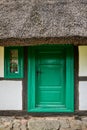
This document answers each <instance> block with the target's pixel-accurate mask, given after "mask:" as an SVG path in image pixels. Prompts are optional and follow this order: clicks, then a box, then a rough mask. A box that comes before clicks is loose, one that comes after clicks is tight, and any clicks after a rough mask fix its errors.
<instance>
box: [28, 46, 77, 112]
mask: <svg viewBox="0 0 87 130" xmlns="http://www.w3.org/2000/svg"><path fill="white" fill-rule="evenodd" d="M28 52H29V53H28V57H29V58H28V111H29V112H73V111H74V73H73V71H74V63H73V58H74V56H73V46H71V45H70V46H49V47H48V46H42V47H30V48H29V50H28Z"/></svg>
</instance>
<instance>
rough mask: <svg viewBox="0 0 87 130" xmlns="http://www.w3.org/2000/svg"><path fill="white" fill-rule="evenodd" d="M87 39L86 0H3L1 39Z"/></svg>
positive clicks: (0, 11)
mask: <svg viewBox="0 0 87 130" xmlns="http://www.w3.org/2000/svg"><path fill="white" fill-rule="evenodd" d="M73 36H80V37H87V0H0V39H7V38H16V39H17V38H18V39H26V38H28V39H29V38H30V39H32V38H33V37H34V38H42V37H43V38H54V37H56V38H59V37H73Z"/></svg>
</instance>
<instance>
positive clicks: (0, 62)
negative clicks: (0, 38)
mask: <svg viewBox="0 0 87 130" xmlns="http://www.w3.org/2000/svg"><path fill="white" fill-rule="evenodd" d="M0 77H4V47H0Z"/></svg>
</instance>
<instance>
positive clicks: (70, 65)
mask: <svg viewBox="0 0 87 130" xmlns="http://www.w3.org/2000/svg"><path fill="white" fill-rule="evenodd" d="M56 47H58V46H55V48H56ZM59 47H60V48H64V49H65V52H66V53H65V55H66V82H65V84H66V92H65V104H66V105H65V106H66V107H65V108H62V107H61V108H55V107H54V108H44V107H39V108H38V107H36V105H35V98H36V96H35V91H36V90H35V84H37V83H36V76H35V54H36V53H35V49H37V47H36V48H35V47H30V48H29V49H28V108H27V109H28V112H74V47H73V45H59ZM39 48H40V49H42V50H43V48H44V46H41V47H39ZM48 48H49V46H48Z"/></svg>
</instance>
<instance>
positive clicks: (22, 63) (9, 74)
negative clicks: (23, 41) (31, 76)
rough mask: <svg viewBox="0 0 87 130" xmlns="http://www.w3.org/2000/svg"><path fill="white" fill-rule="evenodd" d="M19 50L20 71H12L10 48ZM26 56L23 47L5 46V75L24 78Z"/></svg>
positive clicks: (8, 77) (6, 76) (7, 77)
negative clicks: (24, 56) (10, 68)
mask: <svg viewBox="0 0 87 130" xmlns="http://www.w3.org/2000/svg"><path fill="white" fill-rule="evenodd" d="M14 49H17V50H18V68H19V72H18V73H10V70H9V58H10V53H9V52H10V50H14ZM23 60H24V58H23V47H5V55H4V66H5V67H4V77H5V78H6V79H10V78H15V79H16V78H23V73H24V61H23Z"/></svg>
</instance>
